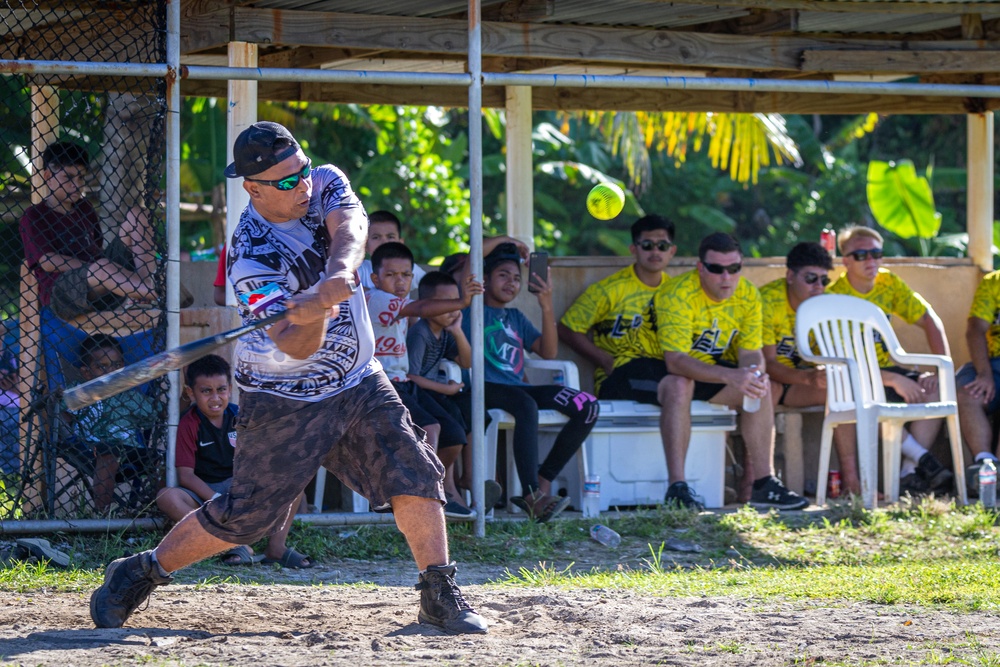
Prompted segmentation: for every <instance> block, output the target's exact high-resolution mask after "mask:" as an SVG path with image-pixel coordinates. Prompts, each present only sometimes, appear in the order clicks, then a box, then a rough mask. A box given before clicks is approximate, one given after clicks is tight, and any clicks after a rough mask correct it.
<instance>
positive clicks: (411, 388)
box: [365, 243, 483, 519]
mask: <svg viewBox="0 0 1000 667" xmlns="http://www.w3.org/2000/svg"><path fill="white" fill-rule="evenodd" d="M372 271H373V273H372V280H373V282H374V283H375V288H374V289H372V290H370V291H368V292H367V293H366V294H365V298H366V299H367V301H368V314H369V316H370V317H371V321H372V330H373V331H374V333H375V358H376V359H378V360H379V362H380V363H381V364H382V368H383V369H384V370H385V373H386V375H387V376H388V377H389V380H390V381H391V382H392V385H393V386H394V387H395V388H396V392H397V393H398V394H399V398H400V400H402V402H403V405H405V406H406V408H407V409H408V410H409V411H410V416H411V417H412V419H413V421H414V423H415V424H416V425H417V426H419V427H420V428H422V429H424V431H426V433H427V441H428V442H429V443H430V444H431V445H432V446H434V447H435V449H436V450H437V454H438V458H439V459H441V463H442V464H443V465H444V467H445V469H447V468H448V467H449V466H450V465H452V464H453V463H454V462H455V460H456V459H457V458H458V457H459V455H460V454H461V453H462V448H463V447H464V446H465V444H466V441H467V438H466V429H465V425H464V424H461V423H459V422H457V421H456V420H455V419H454V418H452V416H451V415H450V414H449V413H448V411H447V410H445V409H444V408H443V407H441V405H439V404H438V403H437V401H435V400H434V399H433V398H431V397H430V396H429V395H427V394H426V393H425V392H424V391H423V390H421V388H420V387H419V386H418V385H417V384H416V383H415V382H411V380H410V359H409V354H408V353H407V350H406V338H407V329H408V326H409V321H408V318H410V317H421V318H425V319H426V318H429V317H435V316H438V315H444V314H445V313H449V312H452V311H455V310H461V309H462V308H465V307H467V306H468V305H469V303H471V301H472V295H473V294H481V293H482V291H483V288H482V285H480V284H479V283H477V282H476V281H475V278H474V277H472V276H470V279H469V280H468V281H467V283H466V285H465V291H464V296H463V297H462V298H452V299H419V300H417V301H411V300H410V298H409V294H410V288H411V286H412V283H413V253H412V252H410V249H409V248H407V247H406V246H405V245H403V244H402V243H385V244H383V245H381V246H379V247H378V248H377V249H376V250H375V253H374V254H373V255H372ZM444 490H445V495H446V496H447V498H448V502H447V504H446V505H445V507H444V513H445V516H447V517H450V518H455V519H471V518H474V517H475V512H473V511H472V510H470V509H469V508H468V507H466V506H465V504H464V503H463V502H462V499H461V496H460V495H459V493H458V489H457V487H456V486H455V480H454V476H453V475H452V476H451V477H450V478H449V477H447V476H446V478H445V480H444Z"/></svg>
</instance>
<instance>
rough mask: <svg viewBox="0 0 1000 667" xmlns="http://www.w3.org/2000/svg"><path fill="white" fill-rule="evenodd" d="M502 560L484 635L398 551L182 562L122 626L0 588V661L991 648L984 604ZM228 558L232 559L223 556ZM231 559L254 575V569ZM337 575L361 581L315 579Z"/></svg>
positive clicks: (778, 657) (734, 656)
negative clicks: (595, 576)
mask: <svg viewBox="0 0 1000 667" xmlns="http://www.w3.org/2000/svg"><path fill="white" fill-rule="evenodd" d="M525 565H527V566H529V567H530V566H531V564H525ZM579 565H580V562H579V561H577V566H579ZM556 566H557V567H559V566H560V564H558V563H557V564H556ZM258 567H259V566H258ZM585 569H588V568H585ZM503 570H504V568H501V567H496V566H490V567H484V566H465V567H463V568H462V570H461V571H460V572H459V583H460V585H461V586H462V589H463V591H464V592H465V594H466V597H467V598H468V599H469V600H470V602H471V603H472V604H473V606H474V607H475V608H476V609H478V611H479V612H480V613H481V614H483V616H485V617H486V619H487V620H488V621H489V623H490V633H489V634H488V635H479V636H464V637H450V636H447V635H445V634H443V633H442V632H440V631H438V630H437V629H435V628H433V627H429V626H422V625H419V624H418V623H417V622H416V612H417V599H418V598H417V596H418V594H417V592H416V591H414V590H413V584H414V583H415V580H416V572H415V568H414V566H413V565H412V563H408V562H393V563H332V564H325V565H320V566H318V567H317V568H315V569H313V570H308V571H301V572H296V573H289V574H284V573H277V574H276V573H275V572H274V571H272V570H266V571H264V572H265V573H266V577H264V578H270V579H275V578H276V581H277V582H279V583H276V584H273V585H271V584H269V585H244V584H232V583H222V584H201V585H194V584H193V583H192V582H194V581H197V578H196V577H187V578H186V581H187V583H178V584H173V585H170V586H165V587H162V588H159V589H157V590H156V591H155V592H154V593H153V596H152V598H151V600H150V603H149V606H148V608H146V609H145V610H143V611H138V612H136V613H135V614H134V615H133V616H132V617H131V619H130V620H129V621H128V623H127V624H126V627H125V628H123V629H120V630H95V629H94V628H93V625H92V623H91V621H90V617H89V613H88V604H87V600H88V596H89V592H87V593H74V594H67V593H46V592H34V593H31V594H16V593H10V592H3V591H0V664H4V665H7V664H13V665H59V666H60V667H67V666H74V667H94V666H97V665H133V664H140V663H141V664H148V665H161V664H162V665H173V664H181V665H189V666H193V665H289V666H291V665H338V666H341V665H343V666H346V665H350V666H351V667H355V666H360V665H400V664H420V665H477V666H478V665H523V666H525V667H527V666H534V665H540V666H558V665H581V664H587V665H704V664H725V665H793V664H795V665H799V664H807V665H808V664H816V663H822V662H831V661H835V662H838V664H839V663H840V662H841V661H846V662H848V663H849V664H850V663H855V662H859V663H864V664H872V662H873V661H886V662H888V663H891V664H910V661H913V662H915V663H916V664H925V663H923V662H922V661H926V660H929V659H930V660H933V656H934V655H935V654H938V655H940V656H942V657H945V656H951V658H952V659H958V660H959V662H961V661H962V660H968V661H969V662H970V663H973V664H994V663H993V662H992V661H990V660H996V659H997V656H998V654H1000V625H998V623H997V618H996V616H995V615H992V614H987V613H969V614H959V613H946V612H940V611H933V610H928V609H926V608H914V607H906V606H883V605H873V604H855V603H842V604H837V603H833V604H831V603H823V604H811V603H798V602H795V603H789V602H766V603H762V602H759V601H747V600H740V599H736V598H732V597H729V598H721V597H720V598H700V599H692V598H681V599H678V598H659V597H652V596H643V595H638V594H635V593H622V592H618V591H605V590H574V591H568V592H567V591H562V590H559V589H555V588H541V589H538V588H533V589H525V588H515V587H507V586H502V585H498V584H496V583H489V582H496V581H498V580H500V579H502V578H503ZM226 574H233V572H232V571H231V570H228V569H227V570H225V571H220V575H221V576H225V575H226ZM236 574H238V575H240V576H241V577H243V578H244V579H247V578H253V576H254V569H253V568H250V569H248V568H240V569H239V571H238V572H236ZM201 576H204V573H201ZM183 581H185V579H184V578H183V577H182V582H183ZM280 582H286V583H280ZM293 582H298V583H300V584H301V583H310V584H312V585H309V586H302V585H289V584H290V583H293ZM362 582H370V584H372V585H365V584H363V583H362ZM342 583H354V584H361V585H355V586H337V587H330V586H326V585H324V584H342ZM985 656H989V657H987V658H986V660H985V661H984V660H982V658H983V657H985ZM935 662H936V661H935ZM963 664H964V663H963Z"/></svg>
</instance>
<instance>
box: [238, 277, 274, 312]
mask: <svg viewBox="0 0 1000 667" xmlns="http://www.w3.org/2000/svg"><path fill="white" fill-rule="evenodd" d="M284 298H285V293H284V292H283V291H282V289H281V287H279V286H278V283H268V284H267V285H264V286H263V287H258V288H257V289H255V290H253V291H252V292H247V293H246V294H241V295H240V301H242V302H243V304H244V305H245V306H247V307H248V308H249V309H250V312H251V313H253V314H254V316H257V315H260V314H261V313H263V312H264V311H266V310H267V309H268V308H269V307H270V306H272V305H274V304H276V303H278V302H279V301H283V300H284Z"/></svg>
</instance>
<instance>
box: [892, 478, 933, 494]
mask: <svg viewBox="0 0 1000 667" xmlns="http://www.w3.org/2000/svg"><path fill="white" fill-rule="evenodd" d="M930 491H931V487H929V486H928V485H927V480H926V479H924V478H923V477H922V476H921V475H920V473H918V472H911V473H910V474H909V475H903V476H902V477H900V478H899V495H901V496H902V495H905V494H909V495H911V496H913V497H914V498H916V497H917V496H922V495H925V494H928V493H930Z"/></svg>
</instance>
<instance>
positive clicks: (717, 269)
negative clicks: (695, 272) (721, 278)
mask: <svg viewBox="0 0 1000 667" xmlns="http://www.w3.org/2000/svg"><path fill="white" fill-rule="evenodd" d="M701 265H702V266H704V267H705V270H706V271H708V272H709V273H714V274H716V275H721V274H723V273H728V274H730V275H736V274H737V273H739V272H740V271H742V270H743V264H741V263H739V262H737V263H736V264H706V263H704V262H702V264H701Z"/></svg>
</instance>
